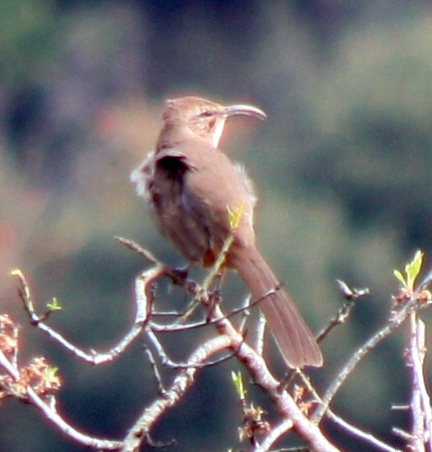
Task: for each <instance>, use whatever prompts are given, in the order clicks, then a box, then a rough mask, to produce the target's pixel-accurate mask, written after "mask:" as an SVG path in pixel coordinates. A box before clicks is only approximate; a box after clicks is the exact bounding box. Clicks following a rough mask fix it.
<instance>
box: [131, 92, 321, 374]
mask: <svg viewBox="0 0 432 452" xmlns="http://www.w3.org/2000/svg"><path fill="white" fill-rule="evenodd" d="M233 115H248V116H254V117H256V118H260V119H264V118H265V117H266V115H265V113H264V112H263V111H262V110H260V109H258V108H256V107H253V106H251V105H232V106H228V107H224V106H222V105H219V104H217V103H215V102H212V101H209V100H206V99H201V98H198V97H182V98H178V99H174V100H168V101H167V104H166V107H165V109H164V111H163V114H162V120H163V125H162V130H161V132H160V134H159V138H158V140H157V143H156V149H155V151H154V152H151V153H150V154H149V155H148V156H147V158H146V159H145V160H144V162H143V163H142V164H141V165H140V166H139V167H138V168H136V169H135V170H134V171H133V172H132V174H131V181H132V182H134V183H136V187H137V193H138V195H140V196H142V197H144V199H146V200H147V202H148V203H149V204H150V206H151V211H152V214H153V216H154V218H155V221H156V224H157V226H158V227H159V229H160V231H161V232H162V234H163V235H164V236H165V237H167V238H168V239H169V240H170V241H171V242H172V243H173V244H174V245H175V246H176V247H177V249H178V250H179V251H180V253H181V254H182V255H183V256H184V257H185V258H186V259H187V260H188V261H189V262H191V263H192V264H195V265H200V266H203V267H208V266H211V265H212V264H213V263H214V262H215V259H216V258H217V257H218V255H219V253H220V251H221V248H222V246H223V244H224V242H225V240H226V239H227V237H228V235H229V234H230V233H232V234H233V242H232V245H231V247H230V249H229V251H228V253H227V256H226V261H225V265H226V266H227V267H230V268H233V269H235V270H237V272H238V273H239V275H240V276H241V278H242V279H243V281H244V282H245V284H246V286H247V288H248V290H249V291H250V292H251V294H252V297H253V299H256V300H258V299H261V298H262V300H261V302H260V303H259V306H260V308H261V309H262V312H263V313H264V315H265V317H266V319H267V324H268V326H269V327H270V330H271V331H272V333H273V336H274V338H275V339H276V342H277V344H278V346H279V348H280V351H281V353H282V356H283V357H284V359H285V361H286V362H287V364H288V365H289V366H291V367H303V366H306V365H309V366H317V367H318V366H321V365H322V362H323V358H322V354H321V351H320V348H319V346H318V344H317V342H316V340H315V338H314V336H313V334H312V332H311V330H310V329H309V327H308V326H307V325H306V323H305V321H304V320H303V318H302V316H301V314H300V313H299V311H298V309H297V307H296V306H295V304H294V302H293V300H292V299H291V297H290V296H289V295H288V293H287V292H286V291H285V290H284V289H282V288H281V284H280V282H279V281H278V279H277V278H276V276H275V275H274V274H273V272H272V270H271V268H270V267H269V265H268V264H267V262H266V261H265V260H264V258H263V257H262V256H261V254H260V253H259V251H258V250H257V248H256V244H255V232H254V227H253V211H254V207H255V204H256V198H255V196H254V194H253V191H252V187H251V184H250V182H249V180H248V178H247V177H246V174H245V172H244V170H243V168H242V167H241V166H240V165H237V164H234V163H233V162H232V161H231V160H230V159H229V158H228V157H227V155H226V154H224V153H223V152H222V151H221V150H220V149H219V147H218V146H219V141H220V138H221V135H222V133H223V130H224V126H225V122H226V120H227V118H229V117H230V116H233ZM237 209H241V211H242V214H241V217H240V223H239V225H238V227H236V228H235V229H234V230H231V229H230V226H229V221H228V211H232V212H234V211H236V210H237ZM272 291H273V292H272ZM267 293H270V294H269V295H267V296H266V294H267Z"/></svg>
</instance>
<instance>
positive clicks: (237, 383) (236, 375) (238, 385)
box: [231, 371, 246, 400]
mask: <svg viewBox="0 0 432 452" xmlns="http://www.w3.org/2000/svg"><path fill="white" fill-rule="evenodd" d="M231 378H232V381H233V383H234V388H235V390H236V392H237V395H238V396H239V398H240V399H241V400H244V398H245V397H246V390H245V388H244V386H243V378H242V374H241V372H240V371H238V372H231Z"/></svg>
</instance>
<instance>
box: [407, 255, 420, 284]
mask: <svg viewBox="0 0 432 452" xmlns="http://www.w3.org/2000/svg"><path fill="white" fill-rule="evenodd" d="M422 263H423V253H422V252H421V251H420V250H418V251H417V252H416V253H415V255H414V258H413V260H412V261H411V262H409V263H408V264H407V265H406V266H405V273H406V275H407V286H408V288H409V289H411V290H414V284H415V281H416V279H417V277H418V275H419V273H420V270H421V267H422Z"/></svg>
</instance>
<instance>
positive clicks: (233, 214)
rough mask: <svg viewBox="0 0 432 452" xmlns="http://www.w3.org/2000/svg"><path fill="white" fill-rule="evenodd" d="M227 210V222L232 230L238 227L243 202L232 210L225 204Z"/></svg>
mask: <svg viewBox="0 0 432 452" xmlns="http://www.w3.org/2000/svg"><path fill="white" fill-rule="evenodd" d="M227 212H228V223H229V226H230V229H231V230H234V229H236V228H237V227H238V225H239V224H240V220H241V217H242V216H243V212H244V206H243V204H242V205H241V206H239V207H237V208H236V209H234V210H231V208H230V207H229V206H227Z"/></svg>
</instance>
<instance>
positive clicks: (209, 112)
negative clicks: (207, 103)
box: [200, 110, 212, 118]
mask: <svg viewBox="0 0 432 452" xmlns="http://www.w3.org/2000/svg"><path fill="white" fill-rule="evenodd" d="M200 116H201V117H203V118H209V117H210V116H212V112H211V111H210V110H204V111H203V112H202V113H201V114H200Z"/></svg>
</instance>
